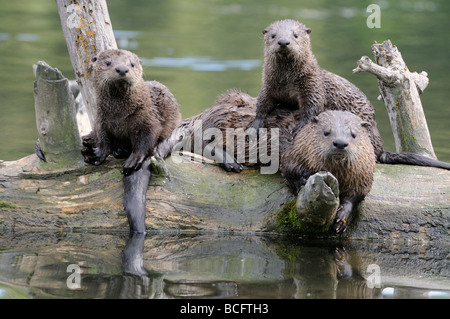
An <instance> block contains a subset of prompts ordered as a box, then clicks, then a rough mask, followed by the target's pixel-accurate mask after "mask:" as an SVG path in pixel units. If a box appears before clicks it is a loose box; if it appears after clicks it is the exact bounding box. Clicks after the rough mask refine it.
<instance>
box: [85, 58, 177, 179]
mask: <svg viewBox="0 0 450 319" xmlns="http://www.w3.org/2000/svg"><path fill="white" fill-rule="evenodd" d="M93 62H94V63H93V82H94V85H95V91H96V101H97V118H96V122H95V127H94V130H93V132H92V133H91V134H89V135H88V136H86V137H83V140H84V145H85V149H84V150H83V151H82V153H83V155H84V156H85V161H86V162H88V163H92V164H95V165H100V164H101V163H102V162H103V161H104V160H105V158H106V157H107V156H108V155H109V154H110V153H113V154H114V155H115V156H116V157H127V156H128V155H129V156H128V159H127V160H126V161H125V163H124V167H123V172H124V174H125V175H128V174H131V173H132V172H133V171H134V170H137V169H139V168H140V167H141V165H142V162H143V161H144V159H145V158H146V157H147V156H150V155H152V154H153V149H154V147H155V145H156V143H157V142H158V141H161V140H162V139H164V138H166V137H168V136H170V134H171V132H172V131H173V130H174V129H175V128H176V127H177V126H178V124H179V123H180V121H181V114H180V112H179V109H178V104H177V101H176V100H175V98H174V96H173V95H172V93H170V91H169V90H168V89H167V88H166V87H165V86H164V85H162V84H161V83H158V82H156V81H153V82H145V81H144V79H143V78H142V65H141V61H140V60H139V58H138V57H137V56H136V55H135V54H134V53H132V52H130V51H126V50H105V51H102V52H100V53H99V54H98V55H97V56H95V57H94V59H93ZM95 146H96V147H95Z"/></svg>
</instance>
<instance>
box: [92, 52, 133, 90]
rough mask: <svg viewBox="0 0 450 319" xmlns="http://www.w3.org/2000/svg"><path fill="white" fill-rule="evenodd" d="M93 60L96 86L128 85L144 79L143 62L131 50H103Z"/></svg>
mask: <svg viewBox="0 0 450 319" xmlns="http://www.w3.org/2000/svg"><path fill="white" fill-rule="evenodd" d="M92 62H93V76H94V82H95V85H96V86H100V87H103V86H106V87H109V86H110V85H114V86H115V87H118V86H128V85H133V84H134V83H135V82H136V81H138V80H140V79H142V62H141V60H139V58H138V56H137V55H136V54H134V53H132V52H130V51H126V50H105V51H101V52H100V53H98V54H97V55H96V56H94V58H93V59H92Z"/></svg>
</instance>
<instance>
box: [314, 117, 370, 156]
mask: <svg viewBox="0 0 450 319" xmlns="http://www.w3.org/2000/svg"><path fill="white" fill-rule="evenodd" d="M311 125H312V126H313V131H314V132H315V139H314V140H315V143H317V149H318V150H319V153H320V155H321V156H322V157H323V159H327V160H341V159H343V158H348V159H349V160H350V161H354V160H357V159H358V158H357V157H358V156H359V154H358V152H360V151H365V149H364V148H363V147H361V146H362V145H366V144H371V142H370V139H369V137H368V130H367V128H368V127H370V124H369V123H368V122H365V121H363V120H362V119H361V118H360V117H358V116H357V115H355V114H352V113H350V112H343V111H327V112H322V113H320V114H319V115H318V116H316V117H314V118H313V119H312V121H311Z"/></svg>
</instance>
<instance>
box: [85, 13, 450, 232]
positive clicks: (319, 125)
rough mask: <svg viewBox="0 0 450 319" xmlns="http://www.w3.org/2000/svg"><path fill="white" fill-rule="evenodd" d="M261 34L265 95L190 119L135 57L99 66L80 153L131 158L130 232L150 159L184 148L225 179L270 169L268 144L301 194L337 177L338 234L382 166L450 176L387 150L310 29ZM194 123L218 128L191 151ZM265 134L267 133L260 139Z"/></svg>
mask: <svg viewBox="0 0 450 319" xmlns="http://www.w3.org/2000/svg"><path fill="white" fill-rule="evenodd" d="M263 34H264V44H265V46H264V65H263V74H262V87H261V91H260V93H259V95H258V97H257V98H254V97H251V96H249V95H248V94H246V93H243V92H242V91H240V90H238V89H233V90H229V91H228V92H226V93H224V94H222V95H221V96H219V98H218V99H217V101H216V102H215V103H214V105H213V106H212V107H211V108H209V109H207V110H205V111H203V112H202V113H200V114H198V115H196V116H193V117H191V118H188V119H185V120H183V121H181V115H180V112H179V109H178V104H177V102H176V99H175V97H174V96H173V95H172V93H171V92H170V91H169V89H168V88H167V87H165V86H164V85H162V84H161V83H158V82H156V81H153V82H145V81H144V80H143V78H142V66H141V62H140V60H139V59H138V57H137V56H136V55H135V54H134V53H131V52H129V51H125V50H106V51H103V52H100V53H99V54H98V55H97V56H96V57H95V58H94V60H93V80H94V85H95V89H96V100H97V108H98V111H97V119H96V121H95V126H94V128H93V131H92V132H91V133H90V134H89V135H87V136H84V137H83V150H82V154H83V156H84V159H85V162H87V163H90V164H94V165H100V164H101V163H102V162H103V161H104V160H105V158H106V157H107V156H108V155H110V154H111V155H113V156H115V157H117V158H126V160H125V162H124V165H123V174H124V193H125V194H124V208H125V210H126V212H127V216H128V221H129V225H130V229H131V231H133V232H140V233H143V232H145V231H146V228H145V211H146V210H145V200H146V199H145V194H146V190H147V186H148V182H149V178H150V175H151V172H150V157H151V156H152V155H155V154H156V155H158V156H160V157H162V158H165V157H167V156H168V155H169V154H170V153H171V152H172V151H173V150H176V149H179V147H180V145H181V146H183V145H184V146H185V147H186V145H189V146H188V148H189V151H192V152H196V153H201V154H202V155H203V154H204V153H207V154H208V155H209V156H208V157H210V158H212V159H213V160H215V161H216V162H218V163H220V165H222V167H223V168H224V169H225V170H227V171H233V172H240V171H241V170H242V168H243V166H244V165H245V166H255V165H257V166H264V165H266V163H265V162H264V161H262V160H261V157H260V158H259V159H258V155H261V153H262V152H263V150H262V148H261V145H262V144H261V142H262V141H263V140H264V141H265V144H264V145H267V149H265V150H264V152H268V153H270V154H272V155H273V154H276V156H277V157H276V159H274V160H276V161H277V163H278V162H279V164H280V165H279V169H278V167H277V170H278V171H279V172H281V174H282V175H283V177H284V179H285V182H286V184H287V185H288V186H289V188H290V190H291V191H292V192H293V193H294V194H296V193H298V192H299V190H300V188H301V187H302V186H303V185H304V184H305V183H306V181H307V179H308V177H309V176H311V175H312V174H315V173H317V172H319V171H328V172H330V173H332V174H333V175H334V176H335V177H336V178H337V180H338V182H339V194H340V195H339V197H340V206H339V208H338V212H337V215H336V220H335V223H334V225H333V226H332V227H333V230H334V231H335V232H338V233H339V232H344V231H345V230H346V229H347V227H348V225H349V223H350V221H351V220H352V217H353V214H354V211H355V208H356V207H357V205H358V204H359V203H360V202H361V201H362V200H363V199H364V197H365V196H366V195H367V194H368V193H369V191H370V189H371V186H372V181H373V174H374V169H375V163H376V162H379V163H387V164H411V165H421V166H432V167H439V168H444V169H450V164H448V163H444V162H440V161H437V160H433V159H429V158H427V157H424V156H421V155H418V154H412V153H390V152H388V151H386V150H385V149H384V147H383V141H382V139H381V137H380V134H379V132H378V129H377V124H376V120H375V110H374V107H373V106H372V104H371V103H370V101H369V100H368V98H367V97H366V96H365V95H364V93H363V92H361V91H360V90H359V89H358V88H357V87H356V86H354V85H353V84H351V83H350V82H349V81H347V80H346V79H344V78H342V77H340V76H338V75H336V74H333V73H331V72H328V71H326V70H323V69H321V68H320V67H319V65H318V63H317V60H316V58H315V57H314V55H313V53H312V50H311V44H310V34H311V29H309V28H307V27H306V26H305V25H303V24H302V23H300V22H298V21H294V20H283V21H277V22H275V23H273V24H271V25H270V26H269V27H267V28H266V29H264V30H263ZM197 121H201V123H202V126H201V129H200V130H201V131H202V132H200V133H206V132H207V130H209V129H212V128H214V129H215V134H214V135H212V134H209V135H208V134H203V135H202V134H201V135H200V136H201V137H202V140H201V141H200V147H194V146H193V145H192V143H190V142H191V141H192V139H193V136H194V134H195V132H196V130H198V128H196V126H195V123H196V122H197ZM263 128H264V129H266V130H265V131H264V132H267V134H261V132H262V130H261V129H263ZM230 129H233V130H235V131H236V130H239V131H240V132H246V134H247V136H252V137H255V138H256V139H258V140H259V143H255V142H253V139H252V138H250V139H249V138H247V139H245V140H244V142H241V143H234V141H235V138H236V136H230V135H229V134H228V132H229V130H230ZM186 142H189V143H188V144H186ZM219 142H220V143H219ZM230 150H231V151H232V152H233V153H231V154H230ZM274 150H276V151H277V152H274ZM236 154H243V156H239V157H236ZM252 154H253V155H254V154H256V157H254V156H253V155H252ZM255 158H256V159H257V160H252V159H255Z"/></svg>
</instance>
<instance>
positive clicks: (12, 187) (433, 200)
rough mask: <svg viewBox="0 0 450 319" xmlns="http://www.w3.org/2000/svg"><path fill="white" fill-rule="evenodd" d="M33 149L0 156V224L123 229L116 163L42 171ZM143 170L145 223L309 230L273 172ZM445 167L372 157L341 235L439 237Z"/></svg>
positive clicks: (195, 167) (443, 230) (191, 165)
mask: <svg viewBox="0 0 450 319" xmlns="http://www.w3.org/2000/svg"><path fill="white" fill-rule="evenodd" d="M36 161H39V159H38V158H37V157H36V156H35V155H31V156H28V157H25V158H23V159H21V160H18V161H14V162H3V163H2V164H0V199H1V202H0V228H3V229H13V230H20V229H25V230H27V229H28V230H39V229H81V230H96V229H102V230H107V229H109V230H122V231H128V229H129V226H128V222H127V218H126V214H125V212H124V211H123V206H122V200H123V184H122V175H121V173H120V168H121V165H122V161H119V160H115V159H112V158H108V160H107V162H106V163H105V164H104V165H101V166H99V167H95V166H92V165H88V164H86V165H85V166H84V167H82V168H79V167H78V168H73V169H71V168H67V169H61V170H59V171H58V170H55V171H53V172H45V171H42V170H41V169H39V167H38V166H37V165H36ZM165 163H166V166H167V171H168V176H157V175H156V174H153V175H152V178H151V181H150V185H149V188H148V191H147V195H146V196H147V214H146V225H147V229H148V230H159V231H177V232H180V231H188V232H189V231H218V232H249V233H254V232H257V233H259V232H268V233H272V232H275V233H285V234H297V235H308V234H309V235H310V236H316V237H317V236H318V237H322V238H323V237H325V238H332V237H334V236H336V235H333V233H328V232H325V233H323V232H319V233H317V234H314V230H312V231H311V229H309V228H308V227H305V225H304V224H302V223H301V221H300V220H299V218H298V217H297V214H296V212H295V196H294V195H293V194H291V193H290V192H289V190H288V189H287V187H285V185H284V182H283V179H282V177H281V176H280V175H279V174H273V175H261V174H259V171H255V170H244V171H243V172H241V173H240V174H235V173H226V172H224V171H223V170H222V169H221V168H219V167H218V166H215V165H210V164H200V163H195V162H190V161H188V162H182V163H174V161H172V160H171V158H170V157H169V158H168V159H166V161H165ZM449 194H450V172H449V171H447V170H443V169H437V168H428V167H417V166H403V165H377V169H376V172H375V180H374V184H373V187H372V190H371V192H370V194H369V195H368V196H367V197H366V199H365V200H364V201H363V202H362V203H361V205H360V206H359V209H358V217H357V218H356V219H355V220H353V222H352V224H351V225H350V227H349V229H348V230H347V232H346V233H344V234H343V235H341V238H349V239H371V240H392V241H395V242H404V241H407V242H418V243H427V242H432V243H437V242H445V243H447V244H448V231H449V220H450V207H449Z"/></svg>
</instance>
